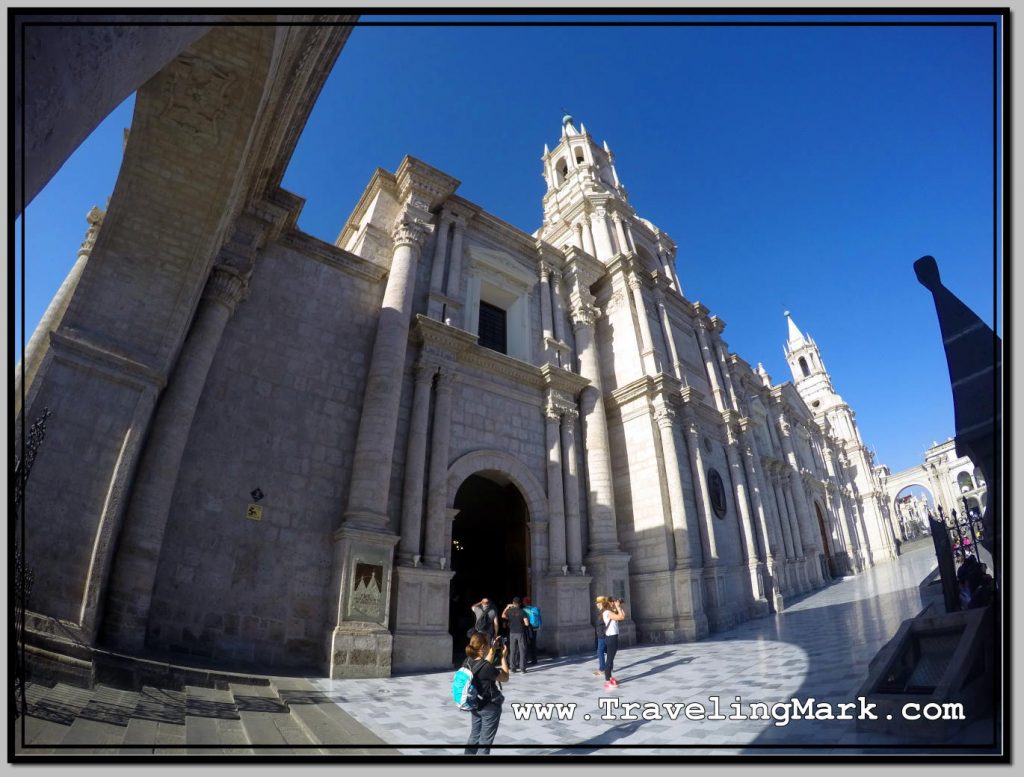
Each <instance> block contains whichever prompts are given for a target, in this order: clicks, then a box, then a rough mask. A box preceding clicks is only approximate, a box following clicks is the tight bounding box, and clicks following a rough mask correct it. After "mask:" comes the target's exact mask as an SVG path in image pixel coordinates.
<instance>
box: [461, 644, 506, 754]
mask: <svg viewBox="0 0 1024 777" xmlns="http://www.w3.org/2000/svg"><path fill="white" fill-rule="evenodd" d="M496 662H498V663H500V666H496V665H495V663H496ZM462 666H463V667H464V668H466V669H468V670H469V671H470V672H471V673H472V676H473V678H472V684H473V686H474V688H475V690H476V703H475V705H473V704H471V705H470V706H469V707H468V710H469V713H470V715H472V721H471V723H470V729H469V741H468V742H466V755H476V754H477V752H479V753H480V754H481V755H489V754H490V752H491V743H492V742H494V737H495V735H496V734H497V733H498V722H499V721H500V720H501V705H502V703H503V702H504V701H505V697H504V696H503V695H502V693H501V690H500V688H499V687H498V683H507V682H508V650H507V648H506V647H505V645H504V643H503V642H502V641H500V640H499V641H496V642H495V644H493V645H492V644H491V641H490V638H489V637H488V635H487V634H484V633H480V632H478V633H476V634H474V635H473V636H472V637H470V638H469V644H468V645H466V660H465V662H464V663H463V664H462Z"/></svg>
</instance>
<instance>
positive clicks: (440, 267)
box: [427, 211, 452, 321]
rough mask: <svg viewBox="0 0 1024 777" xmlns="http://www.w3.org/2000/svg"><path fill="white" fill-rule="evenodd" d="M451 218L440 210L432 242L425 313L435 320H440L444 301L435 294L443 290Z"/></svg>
mask: <svg viewBox="0 0 1024 777" xmlns="http://www.w3.org/2000/svg"><path fill="white" fill-rule="evenodd" d="M451 225H452V219H451V215H450V214H449V213H448V212H447V211H442V212H441V221H440V223H439V224H438V227H437V240H436V241H435V243H434V259H433V263H432V265H431V268H430V303H429V307H428V310H427V315H428V316H429V317H430V318H433V319H435V320H437V321H440V320H441V313H442V309H443V307H444V303H443V302H442V301H441V299H440V298H439V297H438V296H436V295H440V294H441V292H442V291H443V289H442V285H443V284H444V268H445V263H446V260H447V258H448V233H449V231H450V230H451Z"/></svg>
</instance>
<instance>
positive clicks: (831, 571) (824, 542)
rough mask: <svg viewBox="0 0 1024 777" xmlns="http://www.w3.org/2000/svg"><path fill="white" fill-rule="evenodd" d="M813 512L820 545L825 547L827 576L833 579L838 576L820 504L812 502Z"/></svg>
mask: <svg viewBox="0 0 1024 777" xmlns="http://www.w3.org/2000/svg"><path fill="white" fill-rule="evenodd" d="M814 512H816V513H817V514H818V531H820V532H821V546H822V547H823V548H824V549H825V563H826V565H827V567H828V576H829V577H831V578H833V579H835V578H837V577H839V574H838V573H837V571H836V563H835V561H833V560H832V551H831V550H830V549H829V546H828V531H827V530H826V529H825V518H824V516H822V514H821V505H819V504H818V503H817V502H815V503H814Z"/></svg>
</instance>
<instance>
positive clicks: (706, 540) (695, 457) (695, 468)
mask: <svg viewBox="0 0 1024 777" xmlns="http://www.w3.org/2000/svg"><path fill="white" fill-rule="evenodd" d="M683 422H684V424H685V429H686V447H687V451H688V452H689V460H690V473H691V475H692V477H693V490H694V494H693V499H694V502H695V503H696V504H697V512H698V513H699V523H698V525H699V526H700V542H701V549H702V551H703V555H704V567H705V569H706V568H708V567H711V566H715V565H716V564H718V549H717V547H716V545H715V527H714V525H713V523H712V521H713V520H714V518H713V513H712V510H711V501H710V500H709V498H708V481H707V476H706V475H705V473H704V457H703V454H702V453H701V452H700V427H699V426H698V425H697V421H696V420H695V419H694V418H693V415H692V412H687V413H686V414H685V415H684V417H683Z"/></svg>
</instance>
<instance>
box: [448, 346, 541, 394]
mask: <svg viewBox="0 0 1024 777" xmlns="http://www.w3.org/2000/svg"><path fill="white" fill-rule="evenodd" d="M459 363H460V364H467V365H470V366H473V367H477V368H479V369H482V370H484V371H486V372H489V373H491V374H492V375H497V376H499V377H502V378H506V379H508V380H510V381H512V382H513V383H520V384H522V385H524V386H531V387H533V388H538V389H542V388H544V387H545V383H544V375H543V373H541V369H540V367H534V366H533V365H532V364H527V363H526V362H523V361H520V360H519V359H513V358H512V357H511V356H506V355H505V354H503V353H498V352H497V351H492V350H491V349H490V348H484V347H483V346H482V345H474V346H473V347H471V348H467V349H466V350H464V351H462V352H461V353H460V354H459Z"/></svg>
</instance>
